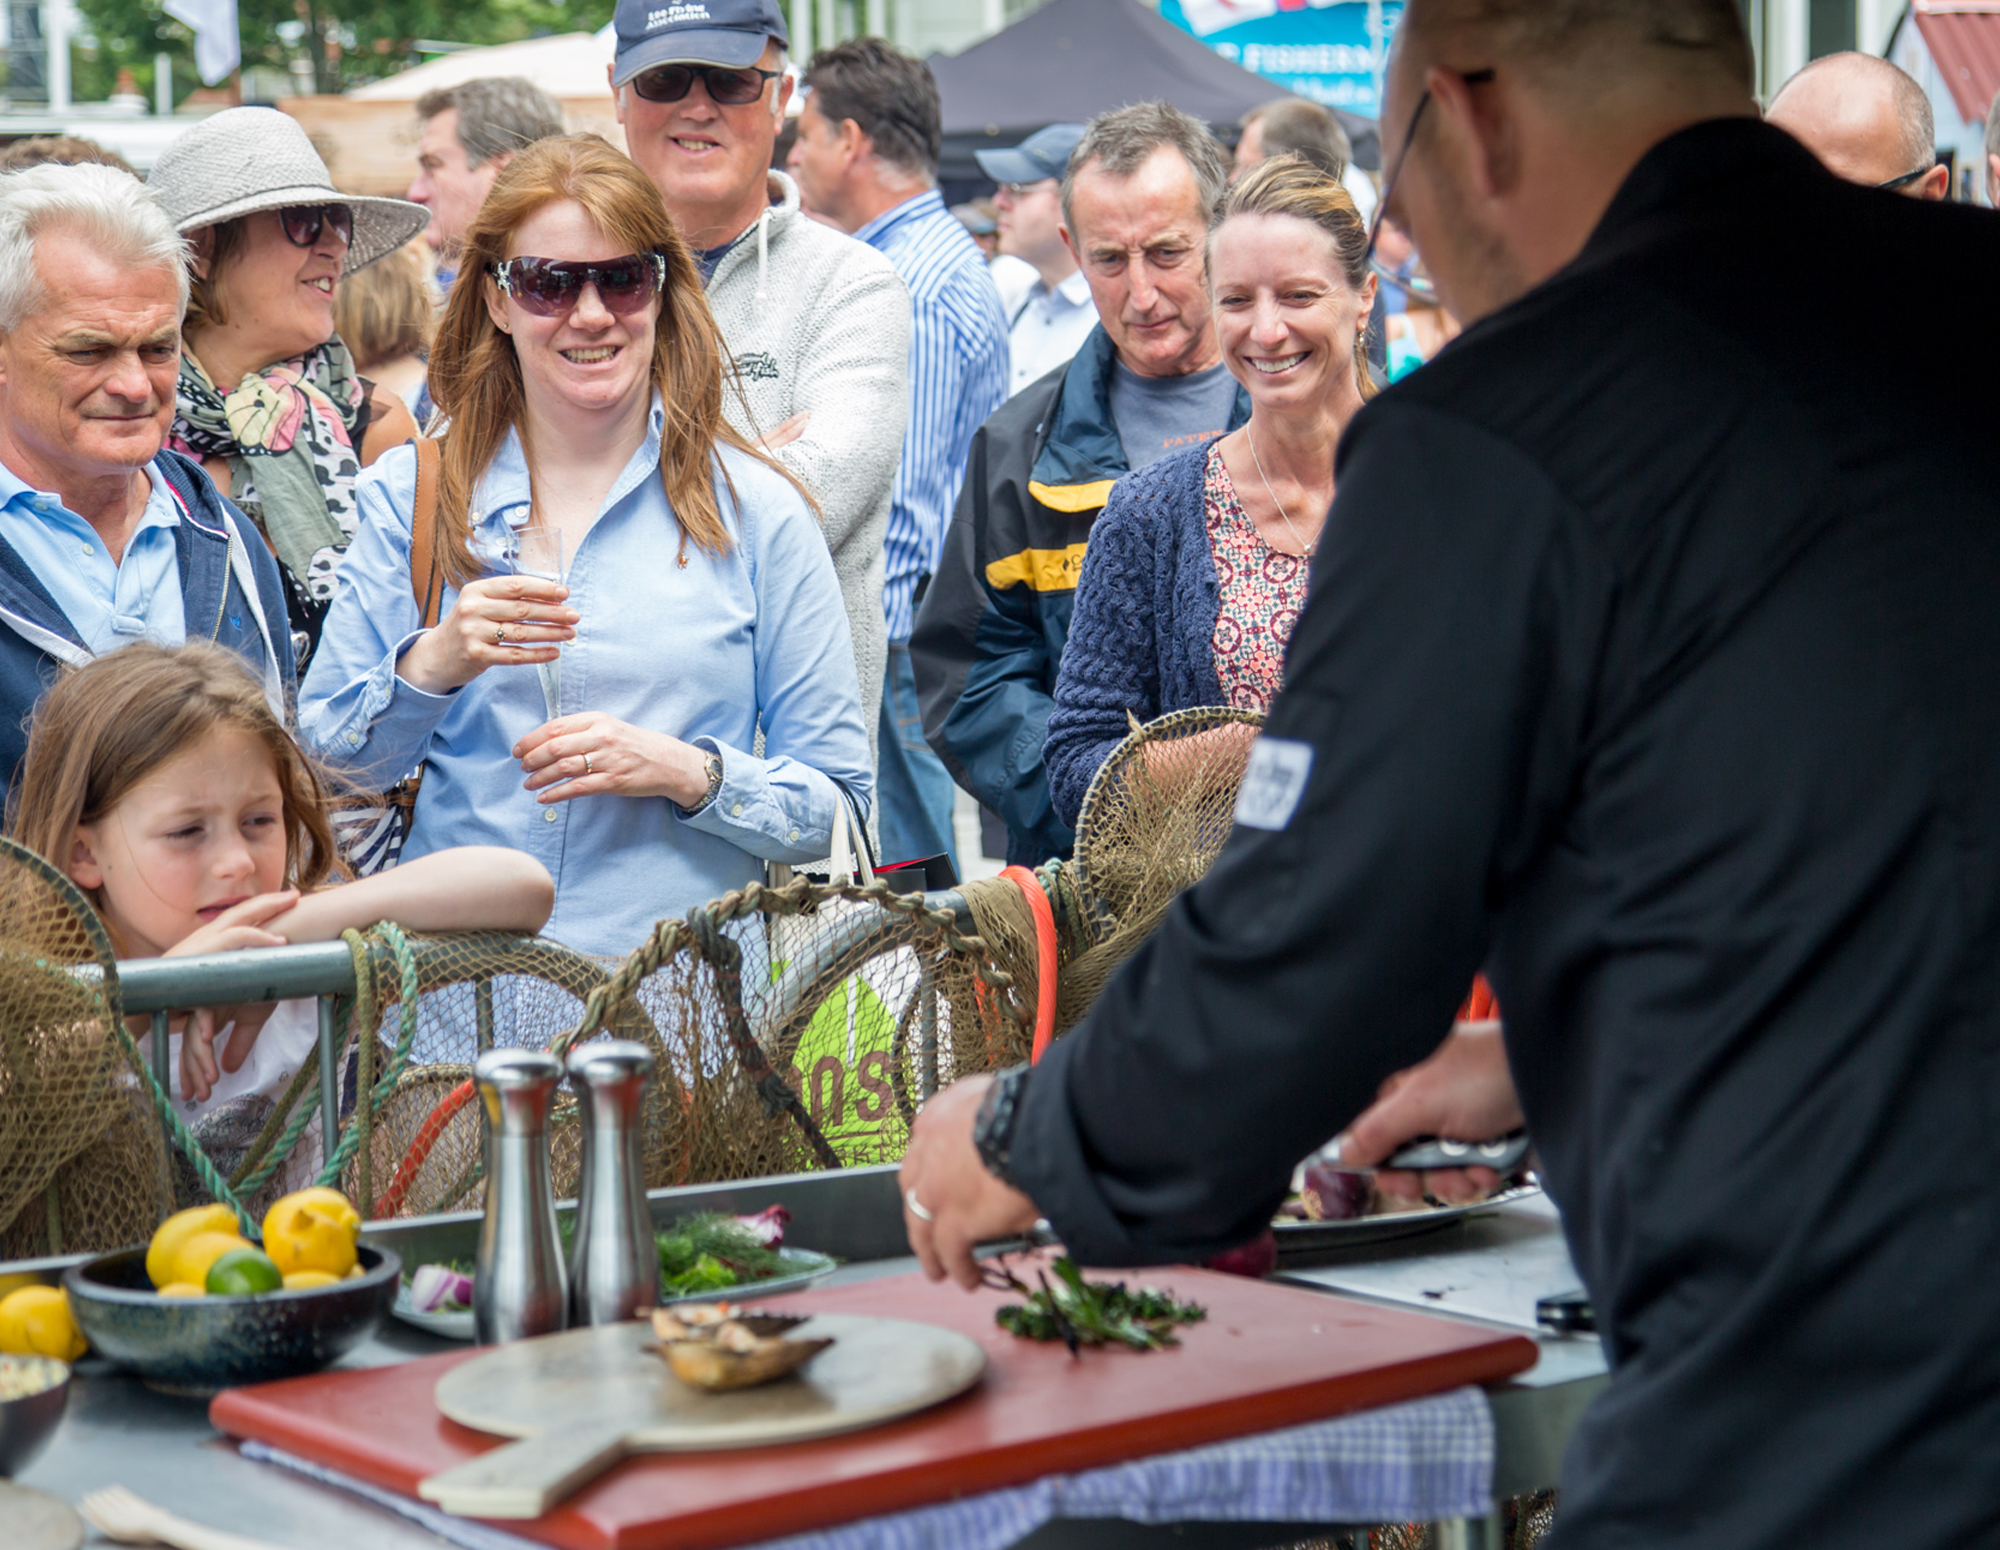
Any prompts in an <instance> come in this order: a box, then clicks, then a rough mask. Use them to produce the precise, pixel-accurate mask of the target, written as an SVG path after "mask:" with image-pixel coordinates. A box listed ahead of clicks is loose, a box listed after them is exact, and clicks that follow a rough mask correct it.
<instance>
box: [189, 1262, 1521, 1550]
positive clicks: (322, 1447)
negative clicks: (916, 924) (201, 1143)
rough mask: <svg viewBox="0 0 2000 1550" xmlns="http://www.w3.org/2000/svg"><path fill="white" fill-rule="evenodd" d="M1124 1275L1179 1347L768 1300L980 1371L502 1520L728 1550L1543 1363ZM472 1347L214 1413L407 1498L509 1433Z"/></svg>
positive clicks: (589, 1547) (1255, 1286)
mask: <svg viewBox="0 0 2000 1550" xmlns="http://www.w3.org/2000/svg"><path fill="white" fill-rule="evenodd" d="M1092 1278H1093V1279H1110V1277H1108V1276H1106V1275H1104V1273H1102V1272H1097V1273H1093V1277H1092ZM1029 1279H1030V1280H1032V1275H1030V1276H1029ZM1126 1279H1129V1280H1135V1281H1143V1282H1145V1283H1147V1284H1149V1285H1153V1286H1159V1287H1164V1288H1168V1289H1170V1290H1172V1291H1173V1292H1174V1293H1176V1294H1177V1295H1178V1296H1180V1297H1182V1298H1183V1299H1192V1300H1193V1301H1196V1302H1199V1303H1201V1304H1202V1305H1203V1306H1205V1307H1206V1308H1207V1309H1208V1317H1207V1319H1206V1320H1204V1321H1203V1322H1202V1323H1200V1324H1197V1325H1195V1326H1193V1327H1192V1328H1190V1329H1187V1330H1185V1331H1183V1332H1182V1344H1181V1345H1180V1347H1179V1348H1178V1349H1175V1350H1170V1351H1162V1352H1153V1353H1148V1354H1141V1353H1139V1352H1136V1351H1125V1350H1101V1351H1087V1352H1085V1353H1084V1354H1083V1356H1082V1357H1081V1358H1079V1359H1072V1358H1071V1356H1070V1355H1069V1353H1068V1352H1067V1351H1066V1350H1064V1349H1063V1348H1062V1347H1061V1346H1059V1345H1053V1346H1051V1345H1039V1344H1035V1343H1032V1342H1028V1341H1021V1340H1016V1339H1015V1338H1014V1337H1013V1336H1011V1335H1009V1334H1007V1333H1006V1332H1004V1331H1003V1330H1001V1329H999V1328H998V1327H997V1326H996V1325H995V1324H994V1323H993V1311H994V1309H995V1308H996V1307H998V1306H999V1305H1000V1304H1001V1303H1003V1302H1006V1301H1008V1300H1009V1298H1008V1297H1007V1296H1006V1295H1004V1294H1001V1293H998V1292H985V1291H982V1292H975V1293H970V1294H968V1293H965V1292H962V1291H960V1290H959V1289H958V1288H957V1287H955V1286H950V1285H942V1286H937V1285H932V1284H931V1283H929V1282H927V1281H925V1280H924V1279H923V1278H922V1277H921V1276H917V1275H907V1276H893V1277H885V1278H883V1279H880V1280H875V1281H862V1282H855V1283H851V1284H849V1285H845V1286H837V1287H820V1288H815V1289H813V1290H810V1291H805V1292H799V1293H795V1294H793V1295H791V1296H787V1297H774V1298H770V1299H768V1306H770V1307H771V1308H772V1309H773V1310H778V1309H783V1310H784V1311H787V1312H800V1313H852V1314H866V1315H872V1316H876V1317H883V1318H900V1319H913V1320H916V1321H918V1322H920V1323H927V1324H935V1325H938V1326H940V1327H942V1328H945V1329H952V1330H957V1331H959V1332H960V1333H962V1334H965V1335H968V1336H970V1337H971V1338H972V1339H973V1340H975V1341H977V1342H978V1343H979V1344H980V1345H981V1346H983V1347H984V1348H985V1351H986V1355H987V1370H986V1376H985V1379H984V1381H983V1382H981V1383H980V1384H979V1385H978V1386H977V1387H975V1388H973V1389H972V1390H971V1391H970V1392H968V1393H967V1394H966V1395H964V1396H963V1397H961V1398H959V1399H956V1400H953V1401H950V1402H949V1403H946V1404H943V1405H940V1406H938V1407H936V1408H934V1409H931V1410H926V1411H923V1412H921V1413H920V1414H917V1415H913V1416H909V1417H907V1418H905V1419H903V1420H899V1421H892V1422H890V1423H889V1424H887V1425H885V1426H880V1427H876V1428H873V1429H871V1430H868V1431H861V1432H853V1433H849V1434H847V1435H844V1436H839V1437H826V1438H822V1439H820V1440H818V1441H814V1442H794V1443H779V1444H776V1445H773V1446H768V1447H760V1448H746V1449H743V1450H741V1451H738V1452H728V1453H696V1454H648V1455H645V1456H641V1457H635V1458H628V1459H626V1460H625V1461H624V1462H623V1463H621V1464H619V1465H618V1466H617V1467H616V1468H615V1469H613V1470H612V1471H611V1472H610V1473H609V1474H607V1475H605V1476H604V1477H603V1478H601V1479H599V1480H597V1481H596V1482H594V1483H593V1484H591V1485H589V1486H587V1487H585V1488H584V1489H583V1490H581V1491H579V1492H578V1493H577V1494H576V1495H574V1496H572V1497H570V1498H569V1499H568V1500H567V1501H565V1502H564V1503H563V1504H562V1505H560V1506H559V1507H557V1508H555V1509H554V1510H553V1511H551V1512H550V1513H548V1514H547V1515H546V1516H544V1517H541V1518H537V1519H533V1520H530V1521H526V1522H510V1523H509V1524H508V1525H507V1527H508V1528H509V1529H510V1530H511V1531H512V1532H514V1533H517V1534H524V1535H526V1536H528V1537H529V1538H532V1539H536V1540H539V1541H541V1542H543V1543H545V1544H549V1545H554V1546H559V1547H561V1550H715V1547H721V1546H728V1545H741V1544H746V1543H753V1542H755V1541H757V1540H761V1539H769V1538H774V1537H776V1536H778V1535H781V1534H791V1533H800V1532H803V1531H805V1530H808V1529H814V1528H823V1527H829V1526H831V1525H833V1524H836V1523H845V1522H850V1521H852V1520H854V1519H857V1518H864V1517H870V1516H874V1515H877V1514H881V1513H888V1512H900V1511H905V1510H908V1509H910V1508H915V1507H923V1506H928V1505H931V1504H933V1503H936V1502H940V1501H945V1500H949V1499H951V1498H953V1497H957V1496H964V1495H970V1494H972V1493H974V1492H979V1491H990V1490H996V1489H999V1488H1001V1487H1005V1486H1011V1485H1021V1484H1025V1483H1026V1482H1028V1481H1031V1480H1035V1479H1038V1478H1040V1477H1041V1476H1043V1475H1050V1474H1067V1473H1072V1472H1075V1471H1078V1470H1085V1469H1094V1468H1099V1467H1101V1466H1104V1465H1108V1464H1116V1463H1121V1462H1123V1461H1125V1460H1128V1459H1133V1458H1139V1457H1143V1456H1146V1455H1149V1454H1156V1453H1166V1452H1172V1451H1175V1450H1177V1449H1182V1448H1192V1447H1198V1446H1200V1445H1202V1444H1203V1443H1210V1442H1219V1441H1223V1440H1225V1439H1227V1438H1232V1437H1241V1436H1247V1435H1251V1434H1254V1433H1257V1432H1264V1431H1273V1430H1276V1429H1278V1428H1280V1427H1285V1426H1296V1425H1300V1424H1302V1423H1304V1422H1307V1421H1315V1420H1321V1419H1324V1418H1326V1417H1328V1416H1334V1415H1340V1414H1344V1413H1346V1412H1348V1411H1352V1410H1363V1409H1368V1408H1370V1407H1373V1406H1377V1405H1386V1404H1394V1403H1396V1402H1398V1401H1400V1400H1406V1399H1415V1398H1419V1397H1421V1396H1423V1395H1426V1394H1435V1393H1439V1392H1442V1391H1444V1390H1446V1389H1452V1388H1457V1387H1459V1386H1460V1385H1463V1384H1467V1383H1489V1382H1495V1381H1497V1380H1499V1379H1502V1378H1506V1377H1510V1376H1512V1375H1513V1374H1515V1373H1517V1372H1521V1371H1524V1370H1525V1369H1527V1368H1529V1367H1532V1366H1533V1365H1534V1363H1535V1360H1536V1355H1537V1351H1536V1347H1535V1343H1534V1342H1533V1341H1532V1340H1529V1339H1527V1338H1525V1337H1524V1336H1521V1335H1512V1334H1507V1333H1504V1332H1501V1331H1497V1330H1492V1329H1485V1328H1479V1327H1476V1326H1473V1325H1469V1324H1464V1323H1460V1322H1456V1321H1453V1320H1448V1319H1440V1318H1433V1317H1430V1316H1427V1315H1425V1314H1421V1313H1413V1312H1407V1311H1404V1310H1401V1309H1395V1308H1381V1307H1375V1306H1372V1305H1369V1304H1365V1303H1358V1302H1352V1301H1349V1300H1347V1299H1345V1298H1341V1297H1337V1296H1330V1295H1328V1294H1326V1293H1323V1292H1316V1291H1307V1290H1304V1289H1301V1288H1298V1287H1290V1286H1281V1285H1275V1284H1272V1283H1269V1282H1261V1281H1249V1280H1244V1279H1242V1278H1240V1277H1235V1276H1225V1275H1217V1274H1214V1273H1212V1272H1209V1271H1203V1270H1191V1269H1186V1268H1179V1267H1176V1268H1170V1269H1155V1270H1149V1271H1145V1272H1130V1273H1126ZM755 1305H756V1306H760V1307H761V1306H765V1305H767V1304H766V1302H765V1301H764V1300H760V1301H759V1302H758V1303H757V1304H755ZM480 1354H482V1353H479V1352H473V1351H455V1352H450V1353H447V1354H445V1355H443V1356H437V1357H430V1358H427V1359H424V1360H421V1361H414V1362H406V1363H403V1364H401V1365H399V1366H394V1367H376V1368H368V1369H363V1370H351V1371H334V1372H325V1373H320V1374H317V1375H315V1376H313V1377H310V1378H294V1379H289V1380H287V1381H285V1382H281V1383H268V1384H261V1385H258V1386H256V1387H254V1388H241V1389H231V1390H228V1391H226V1392H224V1393H223V1394H220V1395H218V1396H217V1397H216V1399H215V1401H214V1403H213V1404H212V1405H211V1406H210V1407H209V1417H210V1419H211V1420H212V1421H213V1422H214V1423H215V1425H216V1426H217V1427H218V1428H219V1429H221V1430H222V1431H224V1432H227V1433H228V1434H230V1435H231V1436H234V1437H244V1438H255V1439H257V1440H258V1441H261V1442H265V1443H268V1444H270V1445H271V1446H272V1447H275V1448H280V1449H283V1450H284V1451H286V1452H289V1453H292V1454H296V1455H298V1456H299V1457H301V1458H305V1459H309V1460H311V1461H313V1462H315V1463H318V1464H321V1465H324V1466H326V1467H328V1468H331V1469H335V1470H339V1471H341V1472H342V1473H345V1474H349V1475H352V1476H354V1477H356V1478H358V1479H361V1480H365V1481H367V1482H368V1483H370V1484H372V1485H377V1486H381V1487H385V1488H387V1489H389V1490H393V1491H398V1492H401V1493H403V1494H405V1495H409V1496H415V1495H416V1494H417V1485H418V1482H419V1481H420V1480H422V1479H424V1478H425V1477H427V1476H430V1475H433V1474H437V1473H439V1472H441V1471H443V1470H446V1469H449V1468H451V1467H453V1466H454V1465H458V1464H461V1463H463V1462H465V1461H466V1460H468V1459H471V1458H473V1457H476V1456H477V1455H479V1454H481V1453H484V1452H487V1451H490V1450H492V1449H494V1448H498V1447H501V1446H504V1443H503V1441H502V1440H501V1439H500V1438H497V1437H493V1436H489V1435H486V1434H484V1433H480V1432H476V1431H471V1430H469V1429H467V1428H465V1427H462V1426H460V1425H458V1424H457V1423H456V1422H453V1421H451V1420H448V1419H447V1418H446V1417H445V1416H444V1415H442V1414H441V1413H440V1412H439V1411H438V1408H437V1405H436V1403H435V1400H434V1397H433V1396H434V1392H435V1390H436V1388H437V1384H438V1381H439V1380H440V1379H441V1378H442V1377H443V1376H444V1375H445V1374H446V1373H447V1372H449V1371H451V1370H452V1369H453V1368H455V1367H457V1366H460V1365H462V1364H464V1363H467V1362H469V1361H472V1360H476V1359H477V1358H478V1356H479V1355H480Z"/></svg>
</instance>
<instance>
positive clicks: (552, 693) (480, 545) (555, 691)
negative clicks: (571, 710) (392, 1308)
mask: <svg viewBox="0 0 2000 1550" xmlns="http://www.w3.org/2000/svg"><path fill="white" fill-rule="evenodd" d="M473 552H474V553H476V554H478V555H479V557H480V558H481V559H483V560H485V561H486V563H487V564H489V565H491V566H492V567H493V568H494V569H495V570H496V571H499V572H501V573H502V574H503V575H515V576H533V577H535V578H536V579H537V580H540V581H553V582H556V583H557V584H558V585H560V584H561V582H562V579H563V541H562V530H561V529H560V528H554V527H549V526H547V525H545V524H543V523H539V522H538V523H532V524H530V525H528V526H526V527H509V528H507V529H506V530H505V532H504V533H502V534H500V535H499V536H498V537H497V538H493V539H486V540H475V542H474V544H473ZM562 649H563V648H562V646H561V644H558V645H557V646H556V651H557V653H558V656H557V659H556V660H555V661H553V662H537V663H536V664H535V676H536V677H537V678H538V679H539V680H540V681H541V685H542V704H543V706H544V708H546V709H547V711H548V713H549V719H550V720H551V721H553V720H555V718H556V717H557V716H559V715H561V714H562V711H561V705H562V659H561V656H560V653H561V651H562Z"/></svg>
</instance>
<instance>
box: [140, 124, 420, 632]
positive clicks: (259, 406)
mask: <svg viewBox="0 0 2000 1550" xmlns="http://www.w3.org/2000/svg"><path fill="white" fill-rule="evenodd" d="M146 181H147V183H148V185H149V186H150V187H151V188H152V190H153V192H154V193H155V194H157V195H158V196H159V199H160V202H161V204H163V205H164V206H165V207H166V210H167V214H168V215H169V216H170V217H172V219H173V222H174V225H175V227H176V228H178V229H179V230H180V232H181V233H182V234H183V235H185V236H186V237H187V238H188V239H189V242H190V245H191V248H192V269H193V276H192V278H193V294H192V295H191V297H190V298H189V301H188V310H187V321H186V323H185V324H184V325H183V328H182V334H181V342H182V347H183V348H182V352H181V380H180V397H179V403H178V405H177V411H176V413H175V416H174V428H173V434H172V438H171V440H170V442H169V445H171V446H172V447H174V448H175V450H177V451H180V452H185V453H187V454H189V455H190V456H193V457H198V458H200V459H201V460H202V462H203V464H204V466H205V467H206V468H207V469H208V472H209V475H210V477H212V478H213V479H214V480H215V482H216V485H217V487H218V488H220V489H221V491H222V492H223V494H225V495H227V496H228V497H229V498H230V499H231V500H233V501H234V502H235V503H236V504H237V505H238V506H240V507H242V509H243V510H244V512H245V513H247V514H248V515H249V516H250V517H251V518H252V519H253V520H255V521H256V523H257V524H258V526H259V527H261V528H262V529H263V531H264V536H265V538H266V539H267V540H268V541H269V542H270V545H271V548H272V550H273V551H274V552H275V553H276V555H277V557H278V565H279V568H280V569H281V570H282V571H283V572H284V575H285V583H286V593H287V601H288V604H289V606H290V611H291V621H292V628H293V631H294V636H295V639H298V640H299V663H300V667H301V669H302V670H303V667H304V665H305V661H306V658H307V657H308V655H309V654H310V652H311V650H312V647H313V646H314V645H315V644H317V642H318V639H319V629H320V622H321V620H322V619H324V618H325V616H326V610H327V607H328V605H329V604H331V603H332V601H333V590H334V571H335V569H336V568H337V567H338V565H339V563H340V558H341V556H342V555H343V554H344V553H345V552H346V550H347V545H348V542H349V541H350V540H351V539H352V538H353V536H354V523H355V506H354V480H355V476H356V475H357V474H358V473H359V472H360V471H361V469H362V468H364V467H365V466H367V465H368V464H369V463H372V462H374V461H375V459H376V458H377V457H379V456H381V454H382V453H384V452H386V451H388V450H389V449H390V448H391V447H396V446H400V445H402V443H404V442H405V441H407V440H409V438H410V437H411V436H413V435H414V434H416V423H415V421H413V420H412V419H411V418H410V413H409V410H408V409H406V408H405V407H404V406H403V404H402V403H401V402H400V401H399V400H398V399H397V398H396V397H395V395H393V394H390V393H381V394H378V393H376V392H375V391H374V386H373V384H372V383H370V382H369V381H368V380H367V379H366V378H364V377H362V376H360V375H359V374H357V373H356V371H355V370H354V363H353V360H352V359H351V358H350V357H349V355H348V352H347V347H346V346H345V345H343V344H342V343H341V342H340V340H339V338H338V337H336V336H335V334H334V330H333V291H334V286H335V284H336V283H337V282H338V281H339V280H340V279H341V277H342V276H344V275H350V274H353V273H354V272H355V270H357V269H361V268H364V267H366V266H367V265H369V264H372V263H374V262H375V261H376V260H377V259H378V258H382V257H384V256H385V255H387V254H389V253H392V252H394V251H395V250H396V249H397V248H399V247H401V246H402V245H403V244H404V243H406V242H408V241H409V240H410V239H411V238H412V237H414V236H416V235H417V233H418V232H420V231H422V230H423V229H424V226H425V224H426V223H427V222H428V221H429V219H430V212H429V211H427V210H425V209H424V208H423V207H422V206H421V205H415V204H410V203H409V202H407V201H405V200H401V199H375V198H366V197H362V196H359V195H355V194H344V193H342V192H340V191H339V190H338V189H336V188H335V187H334V186H333V179H332V178H331V176H329V174H328V173H327V170H326V163H325V162H323V161H322V160H320V157H319V153H318V152H317V151H315V150H314V149H313V147H312V142H311V141H310V140H308V139H307V138H306V132H305V130H304V129H303V128H302V127H300V125H299V124H298V122H297V121H296V120H294V119H291V118H289V117H287V116H286V115H285V114H283V113H280V112H278V111H277V110H276V109H274V108H229V109H226V110H225V111H223V112H221V113H217V114H215V115H214V116H213V117H211V118H207V119H204V120H203V121H202V122H201V123H199V124H197V125H196V126H195V127H194V128H192V129H190V130H189V131H188V132H187V133H186V134H184V135H182V136H181V137H180V138H179V139H177V140H175V141H174V142H173V144H171V145H169V146H168V147H167V149H166V150H165V152H164V153H162V155H161V156H160V159H159V160H158V162H156V163H155V164H154V166H153V170H152V173H151V175H150V176H149V177H148V178H147V180H146Z"/></svg>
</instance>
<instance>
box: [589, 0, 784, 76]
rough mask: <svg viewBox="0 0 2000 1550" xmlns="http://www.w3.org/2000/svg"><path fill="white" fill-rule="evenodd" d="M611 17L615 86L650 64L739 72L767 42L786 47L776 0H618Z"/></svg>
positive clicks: (782, 21) (762, 51)
mask: <svg viewBox="0 0 2000 1550" xmlns="http://www.w3.org/2000/svg"><path fill="white" fill-rule="evenodd" d="M614 20H615V23H616V26H617V30H618V53H617V57H616V58H615V59H614V60H613V62H612V66H611V84H612V86H613V87H614V88H615V87H619V86H623V85H624V84H625V83H626V82H627V81H629V80H631V79H632V77H633V76H635V75H637V74H639V72H640V71H642V70H650V69H652V68H653V66H655V65H725V66H728V67H730V68H731V69H737V70H741V69H745V68H747V67H749V66H751V65H754V64H756V63H757V62H758V60H759V59H760V58H761V57H762V56H763V53H764V47H765V45H766V44H767V43H769V42H773V41H775V42H776V43H777V45H778V47H779V48H780V49H785V48H789V47H790V46H791V39H790V37H789V36H788V35H787V33H786V31H785V13H784V12H783V11H782V10H780V9H779V7H778V3H777V0H618V10H617V14H616V16H615V18H614Z"/></svg>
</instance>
